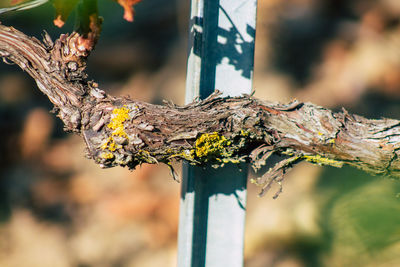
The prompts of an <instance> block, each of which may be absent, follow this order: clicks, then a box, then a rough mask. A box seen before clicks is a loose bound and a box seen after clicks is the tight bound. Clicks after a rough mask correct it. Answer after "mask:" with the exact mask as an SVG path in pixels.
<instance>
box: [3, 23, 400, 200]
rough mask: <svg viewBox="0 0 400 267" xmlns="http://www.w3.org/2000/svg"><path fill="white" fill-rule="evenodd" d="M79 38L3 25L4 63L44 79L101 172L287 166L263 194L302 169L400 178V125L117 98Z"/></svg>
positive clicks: (267, 180)
mask: <svg viewBox="0 0 400 267" xmlns="http://www.w3.org/2000/svg"><path fill="white" fill-rule="evenodd" d="M79 38H80V36H79V34H77V33H73V34H71V35H61V36H60V38H59V39H57V40H56V41H55V42H54V43H53V42H52V41H51V40H50V38H49V37H48V35H45V38H44V41H43V43H41V42H40V41H38V40H37V39H35V38H31V37H28V36H26V35H25V34H23V33H21V32H19V31H17V30H15V29H14V28H11V27H6V26H2V25H0V56H1V57H3V59H4V60H6V59H7V60H9V61H12V62H14V63H16V64H18V65H19V66H20V67H21V68H22V69H23V70H24V71H26V72H27V73H28V74H29V75H30V76H32V77H33V78H34V79H35V81H36V83H37V85H38V87H39V89H40V90H41V91H42V92H43V93H44V94H46V95H47V96H48V97H49V99H50V101H51V102H52V103H53V104H54V106H55V108H56V110H57V111H58V116H59V117H60V118H61V120H62V121H63V122H64V125H65V129H66V130H68V131H72V132H75V133H77V134H79V135H81V136H82V137H83V138H84V141H85V143H86V146H87V155H88V157H89V158H91V159H93V160H95V161H96V162H97V163H98V164H100V166H102V167H113V166H118V165H119V166H126V167H128V168H130V169H134V168H135V167H136V166H137V165H140V164H142V163H165V164H168V165H169V166H171V161H174V160H187V161H189V162H190V163H191V164H194V165H200V166H201V165H206V164H211V165H213V166H221V165H223V164H225V163H239V162H250V163H251V164H252V166H253V168H254V169H256V170H257V169H259V168H260V167H261V166H262V165H264V164H265V162H266V161H267V160H268V158H269V157H270V156H271V155H272V154H278V155H282V156H284V157H283V158H282V160H281V161H280V162H279V163H277V164H276V165H275V166H274V167H273V168H271V169H270V170H269V171H268V172H267V173H266V174H264V175H263V176H262V177H260V178H258V179H256V180H255V181H254V182H255V183H256V184H258V185H261V186H263V192H265V191H267V190H268V189H269V188H270V186H271V185H272V183H274V182H276V183H278V184H279V185H280V183H281V181H282V180H283V177H284V174H285V172H286V171H287V170H288V169H289V168H290V167H291V166H293V165H294V164H296V163H298V162H301V161H308V162H312V163H316V164H320V165H330V166H335V167H341V166H342V165H343V164H348V165H351V166H354V167H357V168H359V169H362V170H365V171H367V172H369V173H373V174H381V175H388V176H392V177H399V176H400V160H399V153H400V152H399V148H400V121H398V120H393V119H381V120H370V119H366V118H364V117H361V116H357V115H351V114H349V113H348V112H347V111H346V110H344V109H343V111H342V112H338V113H335V112H332V111H330V110H328V109H325V108H322V107H319V106H316V105H313V104H310V103H300V102H298V101H293V102H291V103H289V104H287V105H282V104H278V103H272V102H267V101H262V100H258V99H254V98H252V97H250V96H242V97H234V98H221V97H220V96H219V94H218V93H215V94H214V95H212V96H210V97H209V98H207V99H205V100H204V101H197V102H194V103H192V104H189V105H187V106H183V107H178V106H175V105H173V104H166V105H163V106H161V105H153V104H149V103H144V102H140V101H135V100H132V99H130V98H127V97H123V98H122V97H113V96H110V95H107V94H106V93H105V92H104V91H102V90H100V89H99V88H98V85H97V84H96V83H94V82H91V81H87V80H86V74H85V73H84V69H85V67H86V58H87V56H88V54H89V52H90V50H91V48H90V47H85V46H82V45H80V41H79V40H80V39H79ZM279 192H280V191H278V192H277V194H279ZM277 194H276V196H277Z"/></svg>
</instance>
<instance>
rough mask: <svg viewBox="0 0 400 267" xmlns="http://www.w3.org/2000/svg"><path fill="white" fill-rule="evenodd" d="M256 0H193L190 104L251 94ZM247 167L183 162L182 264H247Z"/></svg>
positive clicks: (189, 63)
mask: <svg viewBox="0 0 400 267" xmlns="http://www.w3.org/2000/svg"><path fill="white" fill-rule="evenodd" d="M256 7H257V0H219V1H218V0H192V2H191V17H190V35H189V45H190V47H189V48H190V50H189V55H188V67H187V82H186V103H190V102H192V101H193V99H194V98H196V97H200V98H201V99H204V98H206V97H207V96H209V95H210V94H211V93H212V92H213V91H214V90H215V89H218V90H219V91H221V92H222V93H223V95H224V96H237V95H241V94H250V93H251V90H252V76H253V63H254V39H255V23H256ZM246 184H247V166H245V165H241V166H239V167H238V166H233V165H231V166H226V167H224V168H219V169H213V168H211V167H206V168H200V167H194V166H190V165H189V164H187V163H185V164H184V166H183V181H182V192H181V208H180V221H179V234H178V266H179V267H189V266H190V267H195V266H196V267H197V266H207V267H214V266H216V267H217V266H218V267H220V266H229V267H236V266H237V267H239V266H243V244H244V224H245V214H246V210H245V209H246Z"/></svg>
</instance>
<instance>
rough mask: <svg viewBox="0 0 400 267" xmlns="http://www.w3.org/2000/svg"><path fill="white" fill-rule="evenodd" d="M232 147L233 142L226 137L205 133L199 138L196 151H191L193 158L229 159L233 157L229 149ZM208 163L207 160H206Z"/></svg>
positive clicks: (195, 146)
mask: <svg viewBox="0 0 400 267" xmlns="http://www.w3.org/2000/svg"><path fill="white" fill-rule="evenodd" d="M230 145H231V141H229V140H228V139H226V137H225V136H223V135H219V134H218V133H217V132H214V133H210V134H209V133H205V134H202V135H201V136H200V137H199V138H197V140H196V142H195V144H194V149H193V150H192V151H191V155H192V156H196V157H197V158H203V159H207V158H209V157H214V158H218V157H222V158H227V157H230V156H232V152H228V150H227V147H228V146H230ZM206 161H207V160H206Z"/></svg>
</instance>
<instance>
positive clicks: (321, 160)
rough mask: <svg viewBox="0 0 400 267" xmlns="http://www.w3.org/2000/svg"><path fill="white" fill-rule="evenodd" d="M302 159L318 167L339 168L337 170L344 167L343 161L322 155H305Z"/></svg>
mask: <svg viewBox="0 0 400 267" xmlns="http://www.w3.org/2000/svg"><path fill="white" fill-rule="evenodd" d="M301 158H303V159H304V160H305V161H308V162H311V163H316V164H318V165H326V166H332V167H337V168H341V167H343V164H344V163H343V162H342V161H337V160H334V159H329V158H325V157H322V156H320V155H303V156H302V157H301Z"/></svg>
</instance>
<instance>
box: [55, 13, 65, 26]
mask: <svg viewBox="0 0 400 267" xmlns="http://www.w3.org/2000/svg"><path fill="white" fill-rule="evenodd" d="M53 22H54V25H56V26H57V27H58V28H61V27H62V26H64V23H65V22H64V21H63V20H62V18H61V15H58V16H57V17H56V18H55V19H54V20H53Z"/></svg>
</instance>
